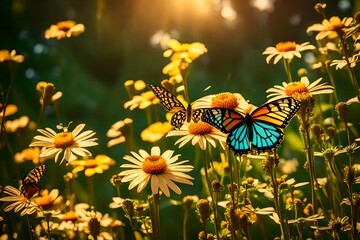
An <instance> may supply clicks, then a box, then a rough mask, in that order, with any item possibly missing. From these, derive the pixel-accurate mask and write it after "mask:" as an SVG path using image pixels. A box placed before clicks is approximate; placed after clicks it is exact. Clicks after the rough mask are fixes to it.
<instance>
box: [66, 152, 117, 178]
mask: <svg viewBox="0 0 360 240" xmlns="http://www.w3.org/2000/svg"><path fill="white" fill-rule="evenodd" d="M70 164H71V165H72V166H73V167H74V169H73V170H72V172H73V173H77V172H80V171H83V170H85V176H87V177H91V176H92V175H94V174H95V173H98V174H102V173H103V172H104V171H105V170H108V169H109V167H110V166H112V165H115V160H113V159H111V158H109V157H108V156H106V155H103V154H100V155H97V156H96V157H95V158H94V159H84V160H74V161H72V162H71V163H70Z"/></svg>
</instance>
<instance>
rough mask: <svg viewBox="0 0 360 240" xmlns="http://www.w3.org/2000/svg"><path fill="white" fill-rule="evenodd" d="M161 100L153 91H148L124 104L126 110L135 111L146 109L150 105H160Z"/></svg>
mask: <svg viewBox="0 0 360 240" xmlns="http://www.w3.org/2000/svg"><path fill="white" fill-rule="evenodd" d="M158 103H159V99H157V97H156V96H155V95H154V94H153V92H152V91H146V92H143V93H141V94H140V95H136V96H134V97H133V98H132V99H131V100H130V101H128V102H126V103H125V104H124V108H129V109H130V110H134V109H135V108H137V107H138V108H139V109H145V108H147V107H148V106H150V105H153V104H158Z"/></svg>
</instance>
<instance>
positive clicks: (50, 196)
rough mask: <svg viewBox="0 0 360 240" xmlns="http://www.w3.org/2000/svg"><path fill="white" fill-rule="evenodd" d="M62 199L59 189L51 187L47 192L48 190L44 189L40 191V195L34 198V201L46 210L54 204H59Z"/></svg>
mask: <svg viewBox="0 0 360 240" xmlns="http://www.w3.org/2000/svg"><path fill="white" fill-rule="evenodd" d="M62 200H63V197H62V196H59V190H58V189H53V190H51V191H50V192H49V190H47V189H45V190H44V191H42V192H41V196H40V197H38V198H35V199H34V201H35V203H36V204H37V205H38V206H39V207H40V208H41V209H42V210H48V209H50V208H52V207H54V206H56V205H59V204H60V203H61V202H62Z"/></svg>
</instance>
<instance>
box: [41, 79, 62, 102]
mask: <svg viewBox="0 0 360 240" xmlns="http://www.w3.org/2000/svg"><path fill="white" fill-rule="evenodd" d="M36 90H37V91H39V92H40V94H41V96H40V100H39V102H40V104H41V105H42V106H43V107H44V108H45V107H46V106H47V105H48V104H49V103H50V102H55V101H57V100H59V99H60V98H61V97H62V92H57V93H54V90H55V86H54V84H53V83H47V82H43V81H41V82H38V83H37V84H36Z"/></svg>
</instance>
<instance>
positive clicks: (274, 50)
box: [262, 41, 315, 64]
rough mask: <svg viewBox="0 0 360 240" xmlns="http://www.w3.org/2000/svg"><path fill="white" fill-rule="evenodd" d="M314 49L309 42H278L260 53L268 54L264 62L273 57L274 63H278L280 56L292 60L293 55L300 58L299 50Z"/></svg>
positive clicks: (268, 61)
mask: <svg viewBox="0 0 360 240" xmlns="http://www.w3.org/2000/svg"><path fill="white" fill-rule="evenodd" d="M312 49H315V46H313V45H311V44H310V43H309V42H305V43H302V44H297V43H296V42H291V41H287V42H280V43H278V44H276V45H275V47H268V48H266V49H265V51H264V52H263V53H262V54H263V55H269V56H267V57H266V62H267V63H268V64H269V63H270V61H271V60H272V59H273V58H274V62H273V63H274V64H276V63H278V62H279V61H280V59H281V58H284V59H287V60H292V59H293V58H294V57H298V58H301V54H300V52H303V51H306V50H312Z"/></svg>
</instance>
